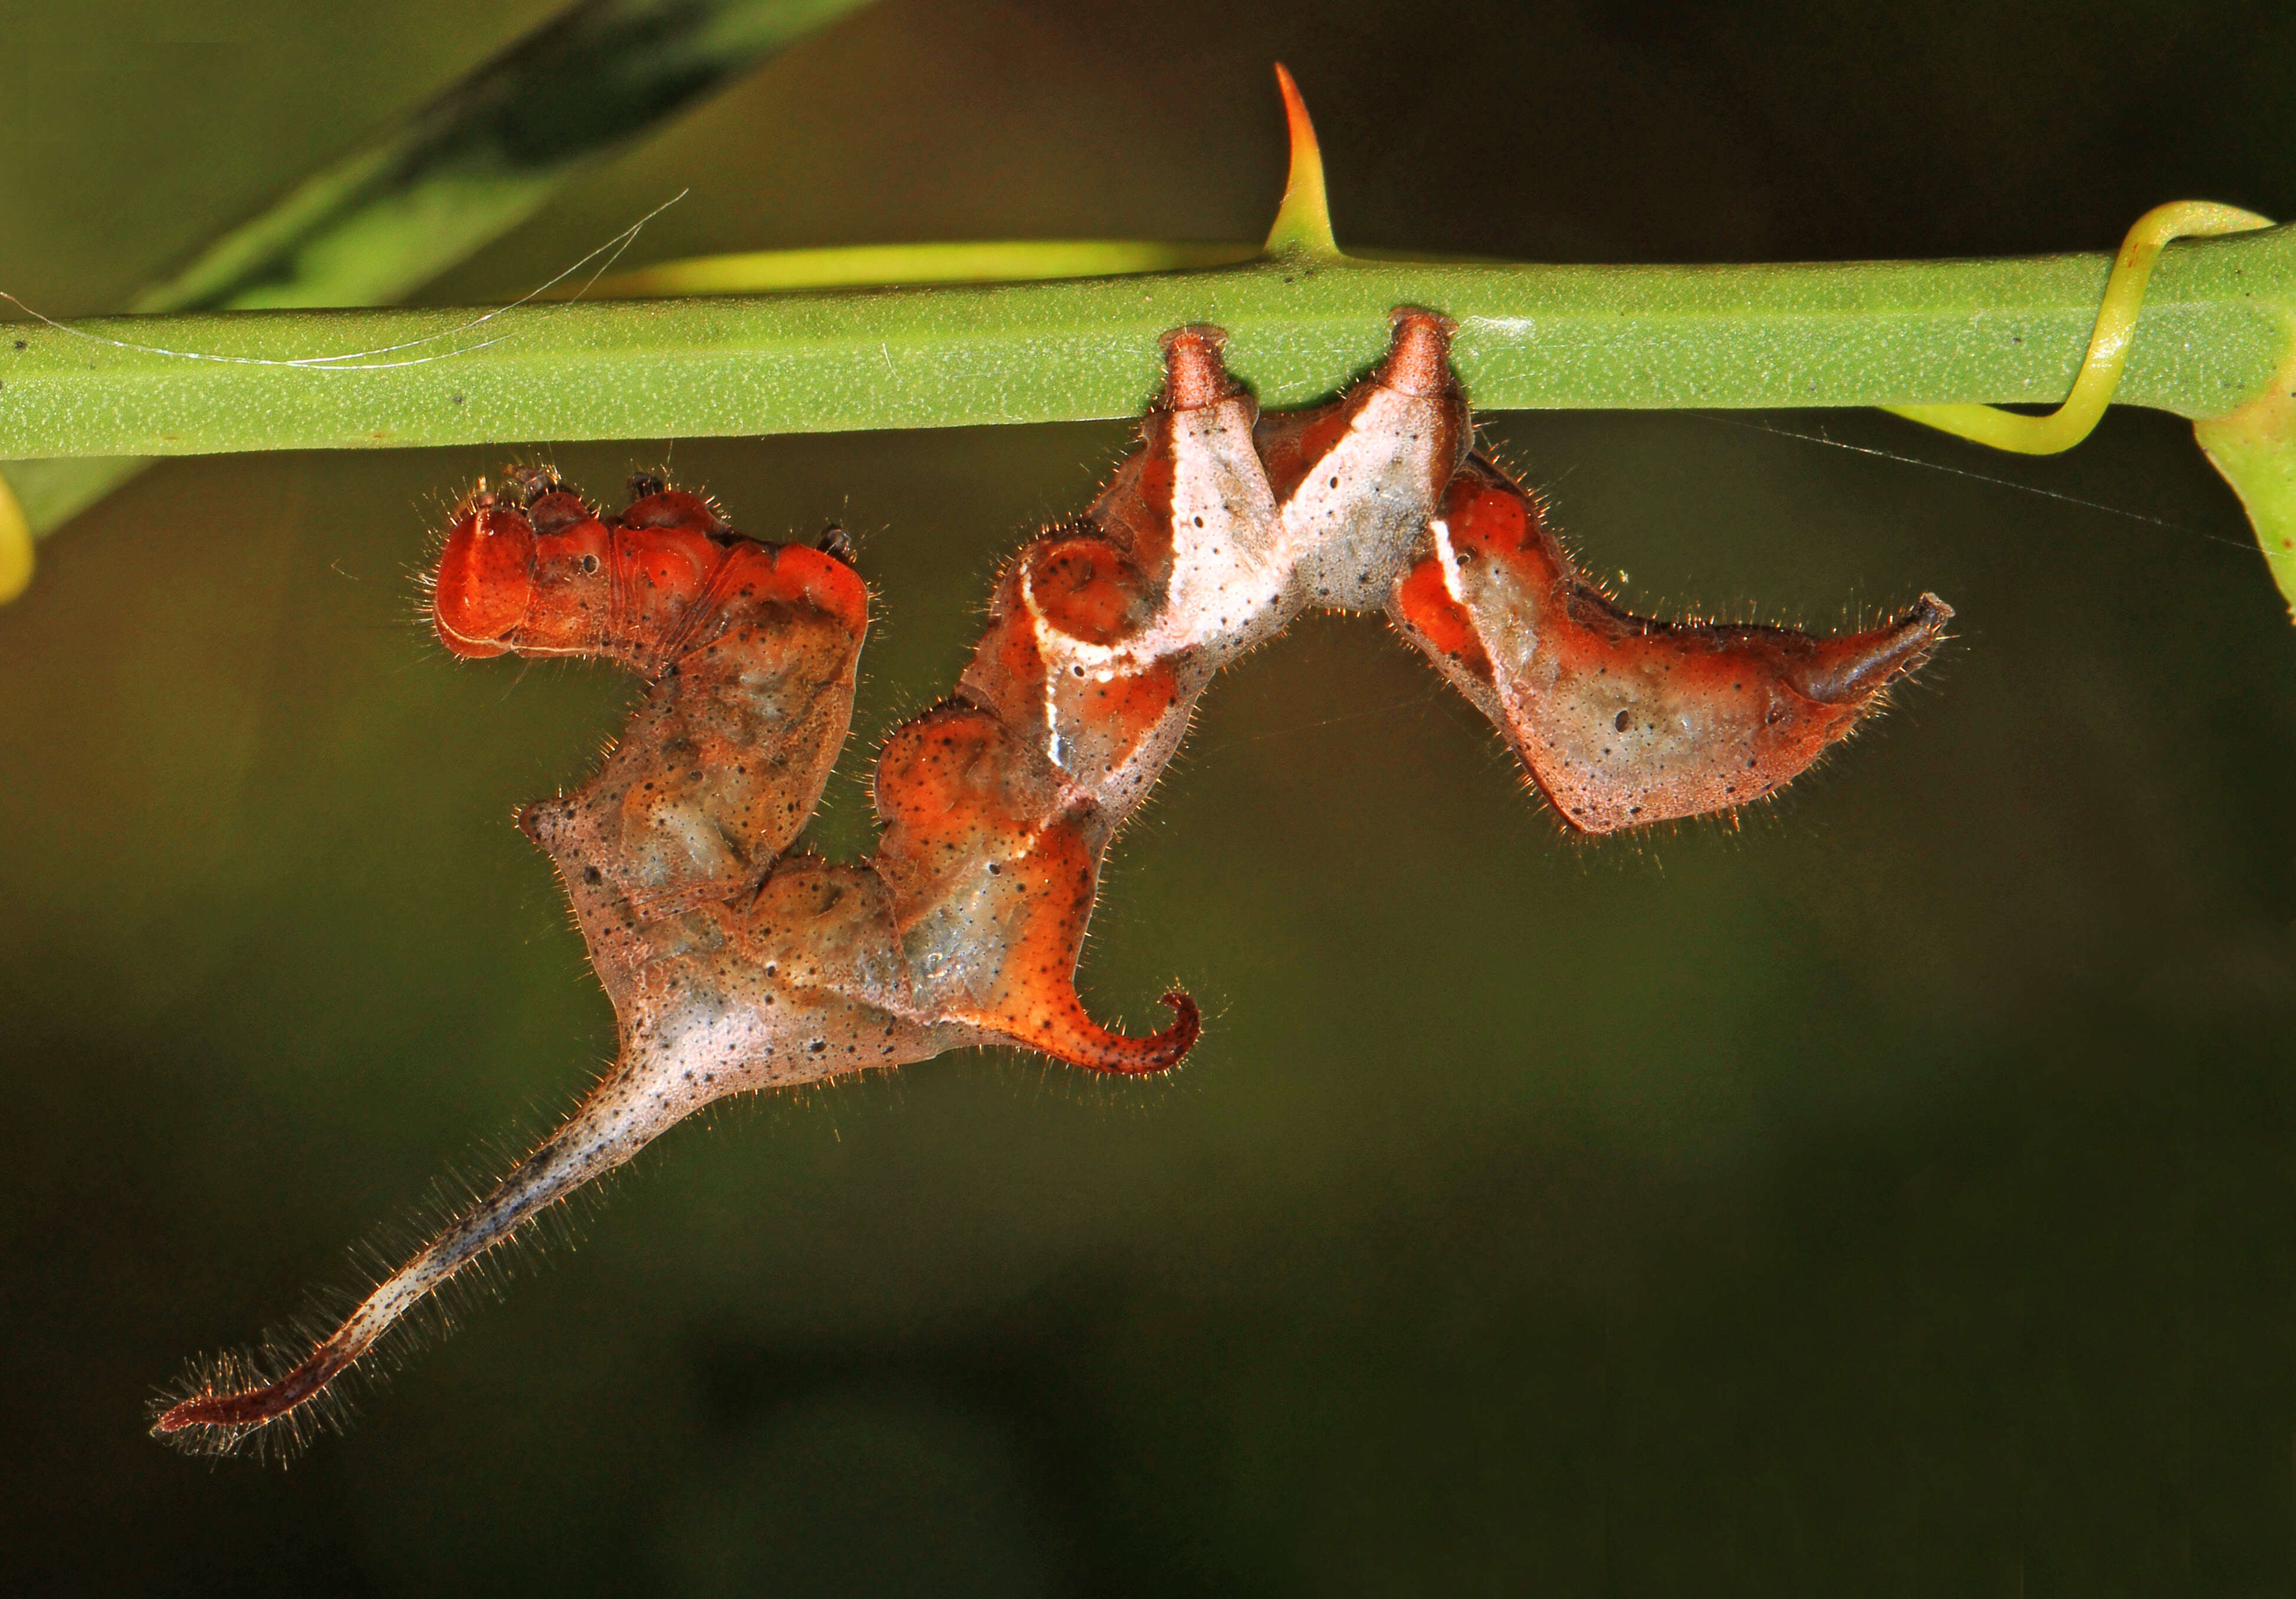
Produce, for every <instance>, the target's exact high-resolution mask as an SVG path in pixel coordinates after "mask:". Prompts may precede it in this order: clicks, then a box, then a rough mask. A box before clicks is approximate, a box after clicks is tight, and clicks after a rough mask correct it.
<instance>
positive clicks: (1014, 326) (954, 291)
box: [0, 227, 2296, 457]
mask: <svg viewBox="0 0 2296 1599" xmlns="http://www.w3.org/2000/svg"><path fill="white" fill-rule="evenodd" d="M2110 260H2111V258H2110V257H2107V256H2104V255H2102V254H2097V255H2069V256H2053V257H2036V258H2031V259H2015V260H1990V261H1939V262H1918V263H1915V262H1858V263H1849V264H1844V265H1784V266H1776V265H1771V266H1685V267H1614V266H1613V267H1598V266H1506V265H1434V264H1427V263H1391V262H1376V261H1356V260H1346V259H1339V260H1333V259H1328V258H1325V259H1310V258H1308V257H1294V258H1292V259H1290V260H1283V259H1277V260H1272V261H1266V262H1258V263H1253V264H1250V265H1242V266H1234V267H1227V268H1222V269H1218V270H1211V271H1203V272H1193V273H1166V274H1157V275H1152V276H1142V277H1128V278H1107V279H1094V280H1085V281H1062V282H1047V283H1013V284H1003V285H997V286H993V287H969V288H950V287H920V288H908V289H890V290H846V291H839V292H829V293H817V294H791V295H779V296H762V297H755V298H728V299H709V300H690V299H688V300H674V301H626V302H619V303H612V304H599V305H583V304H574V305H549V306H545V305H533V306H521V307H518V308H515V309H511V310H506V311H500V312H496V313H494V314H491V315H487V314H484V313H480V312H469V311H454V310H422V311H366V312H278V313H271V314H239V315H206V316H179V317H167V318H115V319H110V320H106V321H98V322H83V323H79V324H77V325H76V330H74V331H70V332H67V331H61V330H55V329H51V328H41V327H19V328H18V329H17V330H15V339H14V340H13V341H12V342H13V343H15V344H16V345H18V346H20V347H14V348H5V347H0V454H4V455H7V456H12V457H32V456H69V455H111V454H121V453H137V454H151V455H188V454H201V453H214V452H221V451H233V450H276V449H341V448H362V447H382V446H393V445H467V444H479V443H498V442H510V441H519V440H545V439H604V438H661V437H667V436H703V435H726V434H767V433H797V432H827V431H835V430H841V429H849V428H930V427H951V426H957V425H963V424H971V423H984V422H1042V421H1054V420H1078V419H1085V418H1101V417H1114V416H1121V415H1125V414H1128V413H1129V412H1135V411H1136V410H1138V409H1139V407H1140V405H1141V404H1142V403H1143V401H1144V398H1145V397H1146V396H1147V395H1148V394H1149V393H1150V391H1151V390H1152V388H1153V386H1154V383H1155V379H1156V374H1157V370H1158V346H1157V339H1158V336H1159V335H1160V334H1161V333H1163V332H1164V331H1165V330H1168V329H1170V328H1173V327H1177V326H1179V325H1181V324H1184V323H1189V322H1211V323H1216V324H1218V325H1219V326H1221V327H1223V328H1226V330H1228V332H1229V335H1230V339H1231V343H1230V346H1229V356H1230V362H1231V364H1232V365H1233V367H1234V370H1235V371H1236V372H1237V374H1238V375H1239V376H1240V377H1241V378H1242V379H1244V380H1245V381H1246V382H1248V383H1250V384H1251V386H1252V387H1253V388H1255V389H1256V390H1257V391H1258V393H1259V396H1260V397H1261V398H1262V400H1264V401H1265V402H1267V403H1268V404H1275V405H1288V404H1297V403H1299V402H1300V401H1303V400H1306V399H1308V398H1310V397H1312V396H1316V395H1319V394H1324V393H1327V392H1329V391H1331V390H1332V389H1333V388H1335V387H1336V386H1337V385H1338V384H1340V383H1341V381H1342V380H1344V379H1346V378H1347V377H1348V376H1349V375H1350V374H1352V373H1355V372H1357V371H1362V370H1363V369H1364V368H1365V367H1366V366H1367V365H1369V364H1370V363H1371V362H1372V361H1373V360H1374V357H1375V356H1376V355H1378V353H1379V351H1380V350H1381V349H1382V347H1384V344H1385V342H1386V338H1387V319H1386V314H1387V312H1388V310H1389V309H1390V307H1392V306H1398V305H1406V304H1407V305H1416V306H1430V307H1432V308H1435V309H1437V310H1440V311H1442V312H1445V313H1447V314H1449V315H1451V316H1452V317H1454V318H1456V320H1457V322H1458V323H1459V337H1458V343H1457V353H1456V361H1457V365H1458V369H1459V371H1460V374H1461V376H1462V378H1463V379H1464V381H1465V382H1466V384H1467V386H1468V389H1469V392H1470V393H1471V394H1472V396H1473V398H1474V400H1475V403H1476V404H1478V405H1480V406H1482V407H1484V408H1486V409H1497V410H1505V409H1515V408H1535V407H1624V408H1651V407H1683V406H1701V407H1731V406H1838V405H1880V404H1923V403H1942V402H1948V401H1971V400H1975V401H1989V402H2000V401H2038V402H2054V401H2055V400H2056V399H2058V398H2060V397H2061V396H2062V395H2063V394H2064V392H2065V390H2066V388H2067V387H2068V386H2069V385H2070V384H2071V381H2072V378H2073V375H2074V372H2075V371H2076V370H2077V368H2078V367H2079V363H2080V360H2081V356H2082V354H2083V352H2084V350H2085V348H2086V347H2087V339H2088V334H2089V330H2090V327H2091V324H2092V322H2094V320H2095V312H2096V305H2097V299H2098V296H2099V294H2100V293H2101V291H2102V290H2103V285H2104V281H2105V277H2106V273H2107V271H2108V268H2109V265H2110ZM2292 306H2296V229H2291V228H2286V227H2283V228H2276V229H2272V230H2269V231H2267V232H2260V233H2244V234H2240V235H2236V236H2233V237H2229V238H2225V239H2220V240H2209V241H2195V242H2190V243H2184V244H2178V245H2177V246H2174V247H2173V248H2171V249H2169V251H2168V252H2167V254H2166V255H2165V256H2164V257H2163V258H2162V261H2161V266H2160V269H2159V272H2158V273H2157V274H2156V275H2155V277H2154V280H2153V285H2152V288H2151V291H2150V293H2149V294H2148V295H2147V297H2146V300H2145V305H2144V317H2143V321H2142V322H2141V324H2140V325H2139V328H2138V330H2137V334H2136V342H2135V346H2134V347H2133V349H2132V351H2131V353H2130V356H2129V361H2128V371H2127V375H2126V378H2125V379H2124V380H2123V383H2122V387H2121V389H2120V395H2119V396H2118V397H2119V399H2120V401H2121V402H2123V403H2128V404H2140V405H2151V406H2157V407H2160V408H2161V409H2164V410H2169V411H2173V412H2178V413H2180V414H2183V415H2185V416H2191V417H2207V416H2216V415H2220V414H2223V413H2226V412H2230V411H2233V410H2235V409H2236V408H2237V407H2239V406H2240V405H2241V404H2243V403H2244V402H2245V401H2247V400H2248V399H2249V398H2250V397H2251V396H2253V395H2254V394H2255V393H2257V392H2258V391H2259V390H2260V389H2261V388H2263V387H2264V386H2265V384H2266V383H2267V380H2268V379H2269V378H2270V376H2271V374H2272V373H2273V372H2274V371H2275V370H2276V368H2277V367H2278V366H2279V365H2280V363H2281V361H2282V359H2283V356H2284V354H2285V352H2286V348H2287V344H2288V339H2289V332H2288V330H2289V328H2290V326H2291V325H2292V322H2291V312H2292ZM481 316H486V320H484V321H478V320H476V319H478V318H480V317H481ZM105 339H113V340H119V341H123V342H124V343H129V344H135V345H149V346H161V347H167V348H168V349H172V350H177V351H189V352H198V353H199V354H200V355H203V356H209V357H220V359H189V358H185V357H184V356H180V355H160V354H154V353H152V352H150V351H148V350H142V349H135V348H125V347H116V346H113V345H110V344H106V343H103V342H101V341H102V340H105ZM481 345H483V347H480V346H481ZM381 350H388V351H389V352H390V353H389V354H381V355H373V356H370V357H366V358H364V359H352V360H341V361H337V362H335V363H332V364H329V365H325V366H314V365H310V364H302V365H284V364H275V363H286V362H302V363H310V362H311V361H313V360H314V359H315V358H325V357H336V356H344V355H349V354H351V353H353V352H360V351H381Z"/></svg>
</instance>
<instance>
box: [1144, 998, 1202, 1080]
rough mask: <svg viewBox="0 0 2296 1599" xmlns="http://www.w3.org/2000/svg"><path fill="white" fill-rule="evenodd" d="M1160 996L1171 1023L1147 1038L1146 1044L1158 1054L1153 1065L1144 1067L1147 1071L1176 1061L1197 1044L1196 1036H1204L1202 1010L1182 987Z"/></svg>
mask: <svg viewBox="0 0 2296 1599" xmlns="http://www.w3.org/2000/svg"><path fill="white" fill-rule="evenodd" d="M1161 999H1162V1001H1163V1003H1164V1004H1165V1005H1166V1006H1167V1007H1169V1008H1170V1009H1171V1010H1172V1012H1173V1013H1174V1014H1173V1016H1172V1024H1171V1025H1170V1026H1169V1027H1167V1028H1165V1029H1164V1031H1163V1032H1160V1033H1157V1034H1156V1035H1155V1036H1154V1037H1152V1038H1151V1039H1149V1040H1147V1041H1146V1047H1147V1048H1149V1049H1150V1050H1151V1051H1152V1052H1153V1054H1154V1055H1155V1056H1157V1060H1156V1064H1155V1065H1152V1066H1147V1067H1144V1068H1143V1069H1144V1070H1145V1071H1150V1072H1161V1071H1165V1070H1167V1069H1169V1068H1170V1067H1173V1066H1177V1065H1179V1064H1180V1062H1181V1060H1182V1059H1183V1058H1184V1057H1185V1056H1186V1055H1187V1053H1188V1051H1189V1050H1191V1049H1193V1048H1195V1047H1196V1040H1197V1039H1199V1038H1201V1036H1203V1031H1204V1013H1203V1012H1202V1011H1201V1010H1200V1009H1198V1008H1197V1007H1196V1002H1195V1001H1194V1000H1193V999H1190V998H1189V997H1188V992H1187V991H1186V990H1185V989H1177V988H1176V989H1173V990H1171V991H1169V992H1168V993H1166V994H1164V995H1162V996H1161Z"/></svg>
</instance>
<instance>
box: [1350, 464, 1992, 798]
mask: <svg viewBox="0 0 2296 1599" xmlns="http://www.w3.org/2000/svg"><path fill="white" fill-rule="evenodd" d="M1389 613H1390V616H1392V617H1393V618H1394V619H1395V622H1396V624H1397V625H1398V627H1399V628H1400V629H1401V630H1402V631H1403V632H1404V634H1405V635H1406V637H1408V638H1409V639H1410V640H1412V641H1413V642H1414V643H1415V644H1416V645H1418V646H1419V648H1420V649H1422V650H1423V651H1425V652H1426V654H1427V655H1428V656H1429V657H1431V659H1432V660H1433V661H1434V662H1435V663H1436V665H1438V666H1439V667H1440V668H1441V669H1442V671H1443V672H1444V673H1445V675H1446V676H1447V677H1449V678H1450V680H1451V681H1453V682H1454V683H1456V684H1457V685H1458V686H1459V688H1460V689H1462V690H1464V692H1465V693H1466V695H1467V697H1468V698H1470V699H1472V700H1473V701H1474V702H1475V703H1476V704H1477V705H1478V706H1480V707H1481V708H1482V710H1483V712H1484V714H1486V715H1488V716H1489V717H1490V718H1491V720H1492V721H1493V722H1496V723H1497V725H1498V727H1499V729H1500V730H1502V731H1503V732H1504V733H1505V734H1506V736H1507V738H1508V741H1509V742H1510V743H1512V744H1513V746H1514V748H1515V750H1516V753H1517V754H1519V755H1521V757H1522V761H1523V763H1524V764H1525V765H1526V766H1527V767H1529V770H1530V773H1531V776H1532V777H1533V778H1534V779H1536V780H1537V781H1538V786H1539V787H1540V789H1541V790H1542V791H1543V792H1544V793H1545V794H1546V796H1547V798H1548V799H1549V800H1551V801H1553V802H1554V807H1555V809H1556V811H1557V812H1560V813H1561V814H1562V818H1563V819H1564V820H1566V821H1568V822H1569V823H1570V825H1571V826H1572V827H1574V828H1579V829H1580V830H1582V831H1585V832H1588V833H1610V832H1615V831H1618V830H1619V829H1620V828H1634V827H1641V826H1644V825H1645V824H1647V823H1650V822H1655V821H1663V820H1668V819H1669V818H1673V817H1682V816H1695V815H1699V814H1702V813H1703V812H1710V811H1726V810H1729V809H1732V808H1734V807H1735V806H1738V805H1743V804H1747V803H1749V802H1750V801H1753V800H1757V799H1760V798H1762V797H1763V796H1764V795H1768V794H1770V793H1772V792H1773V791H1775V789H1776V788H1778V787H1780V786H1781V785H1783V784H1784V783H1786V782H1788V781H1790V780H1791V779H1792V778H1794V777H1795V776H1796V775H1798V774H1799V773H1800V772H1801V771H1803V770H1805V769H1806V768H1808V766H1809V764H1810V763H1812V762H1814V761H1815V760H1816V759H1817V757H1818V756H1819V755H1822V754H1824V753H1825V749H1826V748H1827V747H1828V746H1830V745H1832V744H1833V743H1835V742H1837V741H1838V740H1840V739H1841V738H1844V737H1846V736H1847V735H1848V734H1849V731H1850V730H1851V729H1852V728H1853V727H1855V726H1856V725H1857V721H1858V720H1859V718H1861V717H1863V716H1864V715H1866V714H1867V713H1868V712H1869V711H1872V710H1873V709H1874V708H1875V707H1876V706H1877V705H1878V704H1879V702H1880V697H1881V695H1882V690H1883V689H1886V688H1888V687H1889V685H1890V683H1892V682H1894V681H1898V679H1900V678H1902V677H1904V676H1905V675H1906V674H1907V673H1910V672H1912V671H1913V670H1915V668H1916V667H1918V666H1919V665H1921V664H1922V662H1923V661H1924V660H1925V659H1927V658H1928V657H1929V655H1930V653H1931V650H1932V649H1935V647H1936V645H1937V642H1938V640H1939V635H1940V634H1941V632H1943V630H1944V627H1945V624H1946V623H1947V622H1948V620H1950V619H1951V617H1952V616H1953V611H1952V608H1950V607H1948V606H1947V605H1946V604H1945V603H1944V602H1943V601H1942V600H1939V599H1938V598H1937V597H1936V596H1935V595H1931V594H1924V595H1923V597H1922V598H1921V600H1919V601H1918V602H1916V603H1915V605H1914V606H1913V607H1912V608H1909V609H1908V610H1907V611H1906V612H1905V613H1904V614H1903V615H1902V616H1898V618H1897V619H1896V620H1895V621H1893V622H1891V623H1890V624H1888V625H1886V626H1883V627H1880V628H1876V629H1874V630H1872V631H1870V632H1860V633H1852V634H1849V635H1847V636H1844V637H1840V638H1830V639H1826V638H1816V637H1812V636H1811V635H1809V634H1808V633H1802V632H1794V631H1792V630H1791V629H1787V628H1778V627H1718V626H1704V625H1694V624H1671V623H1664V622H1653V621H1650V620H1646V619H1644V618H1643V617H1639V616H1630V615H1628V613H1626V612H1624V611H1622V610H1620V609H1619V608H1617V607H1616V606H1614V605H1613V604H1611V601H1610V600H1607V599H1605V598H1604V597H1603V595H1602V594H1601V593H1600V592H1598V591H1596V590H1595V589H1594V588H1593V587H1592V586H1591V585H1590V584H1588V583H1586V582H1585V580H1584V579H1583V578H1581V577H1580V576H1579V574H1578V572H1577V571H1576V569H1575V568H1573V567H1572V566H1571V565H1570V559H1569V558H1568V557H1567V556H1565V555H1564V554H1563V552H1562V547H1561V546H1560V545H1559V544H1558V543H1556V542H1555V540H1554V536H1553V535H1552V534H1550V533H1548V532H1547V530H1546V527H1545V526H1544V525H1543V524H1542V522H1541V519H1540V517H1539V511H1538V505H1537V503H1536V502H1534V501H1533V500H1532V499H1531V498H1530V496H1529V495H1528V494H1525V493H1523V491H1522V490H1521V488H1520V487H1518V486H1517V485H1515V483H1514V482H1513V480H1512V479H1510V478H1509V477H1507V476H1506V475H1505V473H1504V472H1502V471H1500V470H1499V469H1497V467H1495V466H1493V465H1492V464H1491V463H1490V462H1488V461H1484V460H1483V459H1481V458H1480V456H1478V457H1473V458H1471V459H1470V460H1469V461H1467V463H1466V465H1465V466H1464V467H1463V468H1462V469H1460V471H1459V473H1458V475H1457V476H1456V477H1455V478H1454V479H1453V480H1452V482H1451V485H1450V487H1449V488H1448V490H1447V492H1446V494H1445V495H1444V500H1443V505H1442V509H1441V513H1440V514H1439V516H1437V517H1436V518H1434V519H1433V520H1432V521H1431V522H1430V524H1429V526H1428V533H1427V537H1426V540H1425V543H1423V546H1422V549H1421V551H1420V553H1419V555H1418V558H1417V559H1415V561H1413V562H1412V563H1411V564H1410V565H1408V566H1407V567H1406V568H1405V570H1404V571H1403V573H1402V575H1400V576H1399V577H1398V578H1397V579H1396V582H1395V586H1394V591H1393V595H1392V598H1391V599H1390V602H1389Z"/></svg>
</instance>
